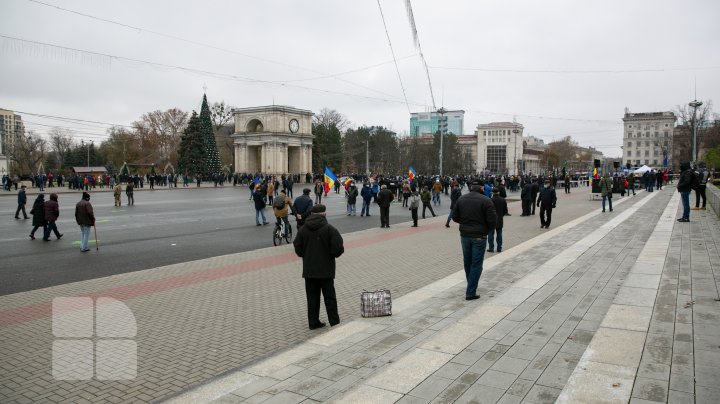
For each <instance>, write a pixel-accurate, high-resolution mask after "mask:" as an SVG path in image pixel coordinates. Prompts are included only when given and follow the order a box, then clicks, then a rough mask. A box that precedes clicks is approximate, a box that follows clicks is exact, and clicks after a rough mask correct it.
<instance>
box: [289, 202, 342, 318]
mask: <svg viewBox="0 0 720 404" xmlns="http://www.w3.org/2000/svg"><path fill="white" fill-rule="evenodd" d="M293 246H294V247H295V254H297V255H298V257H302V259H303V274H302V276H303V278H305V296H306V297H307V307H308V326H309V327H310V329H311V330H314V329H317V328H321V327H325V323H323V322H321V321H320V293H321V292H322V295H323V299H324V301H325V310H326V311H327V317H328V321H329V322H330V326H334V325H336V324H338V323H340V315H339V314H338V308H337V298H336V297H335V284H334V279H335V259H336V258H338V257H340V256H341V255H342V254H343V252H345V247H344V246H343V238H342V236H341V235H340V232H339V231H338V230H337V229H336V228H335V227H333V226H332V225H331V224H329V223H328V221H327V219H326V218H325V205H320V204H318V205H315V206H313V208H312V213H311V214H310V217H308V218H307V220H306V221H305V225H304V226H303V227H302V228H301V229H300V231H299V232H298V235H297V237H295V240H294V241H293Z"/></svg>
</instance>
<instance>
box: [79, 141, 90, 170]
mask: <svg viewBox="0 0 720 404" xmlns="http://www.w3.org/2000/svg"><path fill="white" fill-rule="evenodd" d="M80 144H81V145H83V146H85V141H84V140H81V141H80ZM92 144H93V141H92V140H91V141H90V143H88V147H87V167H88V168H90V145H92Z"/></svg>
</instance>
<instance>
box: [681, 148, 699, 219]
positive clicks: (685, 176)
mask: <svg viewBox="0 0 720 404" xmlns="http://www.w3.org/2000/svg"><path fill="white" fill-rule="evenodd" d="M680 170H682V172H681V173H680V180H679V181H678V184H677V190H678V192H680V199H681V200H682V204H683V214H682V217H681V218H680V219H678V222H689V221H690V191H692V187H693V182H694V180H695V173H694V172H693V170H692V169H691V168H690V162H688V161H683V162H682V163H680Z"/></svg>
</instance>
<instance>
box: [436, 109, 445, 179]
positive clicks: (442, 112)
mask: <svg viewBox="0 0 720 404" xmlns="http://www.w3.org/2000/svg"><path fill="white" fill-rule="evenodd" d="M437 112H438V114H440V122H439V123H440V125H438V127H439V129H440V177H442V175H443V132H444V131H445V113H446V112H447V110H446V109H445V108H443V107H440V109H438V110H437Z"/></svg>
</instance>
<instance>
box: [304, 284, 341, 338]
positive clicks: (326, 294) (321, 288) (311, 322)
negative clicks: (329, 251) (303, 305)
mask: <svg viewBox="0 0 720 404" xmlns="http://www.w3.org/2000/svg"><path fill="white" fill-rule="evenodd" d="M321 292H322V295H323V300H324V301H325V310H326V311H327V317H328V321H329V322H330V325H331V326H332V325H335V324H338V323H340V315H339V314H338V308H337V298H336V297H335V284H334V280H333V279H310V278H305V296H306V297H307V307H308V326H310V327H315V326H317V325H319V323H320V293H321Z"/></svg>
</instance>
